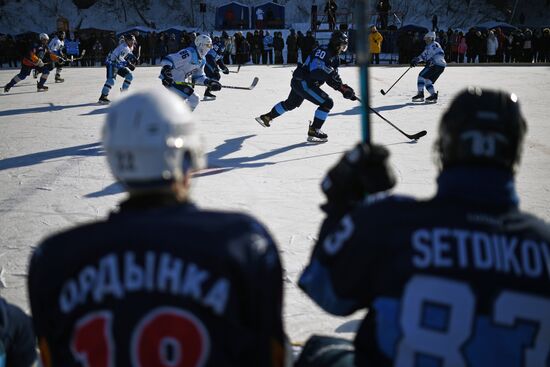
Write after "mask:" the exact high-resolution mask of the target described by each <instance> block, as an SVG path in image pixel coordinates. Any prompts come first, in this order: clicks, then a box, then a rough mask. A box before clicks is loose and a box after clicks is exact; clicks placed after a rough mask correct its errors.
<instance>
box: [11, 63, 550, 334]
mask: <svg viewBox="0 0 550 367" xmlns="http://www.w3.org/2000/svg"><path fill="white" fill-rule="evenodd" d="M230 68H231V69H232V70H236V67H234V66H230ZM159 70H160V69H159V67H139V68H137V69H136V71H135V75H134V81H133V83H132V86H131V90H142V89H147V88H161V86H160V81H159V79H158V73H159ZM292 70H293V68H292V67H288V66H244V67H242V68H241V70H240V72H239V73H238V74H235V73H231V74H229V75H227V76H226V75H222V80H221V82H222V84H225V85H233V86H248V85H249V84H250V82H251V81H252V79H253V78H254V77H255V76H257V77H259V79H260V81H259V83H258V85H257V87H256V88H255V89H254V90H252V91H248V90H235V89H222V90H221V91H219V92H216V93H215V94H217V95H218V98H217V99H216V100H215V101H204V102H201V103H200V105H199V106H198V107H197V109H196V110H195V115H196V117H197V118H198V119H200V122H199V127H200V131H201V133H202V135H203V137H204V142H205V152H206V153H207V154H208V163H209V165H208V166H209V168H208V169H206V170H204V171H201V172H199V173H198V174H197V175H196V176H195V177H194V179H193V183H194V186H193V193H192V195H193V198H194V201H195V202H196V203H197V204H198V205H199V206H200V207H203V208H217V209H221V210H238V211H243V212H246V213H248V214H251V215H254V216H255V217H256V218H258V219H259V220H260V221H261V222H262V223H264V224H265V225H266V226H267V227H268V229H269V231H270V232H271V234H272V235H273V236H274V238H275V239H276V242H277V244H278V247H279V250H280V254H281V257H282V262H283V267H284V269H285V276H284V282H285V283H284V284H285V308H284V316H285V324H286V328H287V332H288V333H289V336H290V338H291V340H292V341H295V342H300V341H304V340H305V339H306V338H307V337H308V336H309V335H311V334H312V333H323V334H331V335H338V336H342V337H347V338H349V337H352V335H353V330H355V328H356V327H357V326H358V322H359V320H360V319H361V317H362V315H363V314H362V313H357V314H354V315H351V316H349V317H345V318H341V317H330V316H328V315H327V314H325V313H324V312H323V311H322V310H320V309H319V308H318V307H317V306H316V305H315V304H313V303H312V302H311V301H310V300H309V299H308V298H307V297H306V296H305V295H304V294H303V293H302V292H301V291H300V290H299V289H298V287H297V279H298V276H299V274H300V272H301V270H302V269H303V268H304V266H305V265H306V264H307V261H308V259H309V256H310V252H311V249H312V247H313V245H314V243H315V240H316V238H317V234H318V230H319V226H320V224H321V222H322V220H323V213H322V211H321V210H320V208H319V206H320V204H322V203H323V201H324V198H323V194H322V192H321V191H320V186H319V184H320V182H321V180H322V178H323V176H324V175H325V173H326V172H327V170H328V169H329V168H330V167H331V166H332V165H333V164H335V163H336V162H337V161H338V159H339V158H340V157H341V155H342V154H343V153H344V152H345V151H346V150H348V149H350V148H352V147H353V146H354V145H355V144H356V143H357V142H359V140H360V136H361V135H360V106H359V104H358V103H357V102H353V101H349V100H344V99H343V98H342V96H341V94H340V93H339V92H335V91H333V90H332V89H330V88H329V87H328V86H326V85H325V86H324V87H323V89H324V90H325V91H327V93H329V94H330V95H331V97H332V98H333V100H334V108H333V109H332V111H331V113H330V115H329V118H328V120H327V122H326V123H325V125H324V126H323V130H324V131H325V132H326V133H327V134H328V136H329V141H328V142H327V143H324V144H310V143H307V142H306V137H307V126H308V122H309V121H310V120H312V119H313V113H314V110H315V106H314V105H312V104H311V103H309V102H307V101H306V102H304V104H303V105H302V106H301V107H300V108H299V109H296V110H294V111H291V112H288V113H287V114H285V115H283V116H281V117H279V118H278V119H276V120H275V121H274V122H273V124H272V127H270V128H263V127H261V126H260V125H259V124H257V123H256V122H255V120H254V117H256V116H258V115H260V114H262V113H265V112H267V111H269V110H270V109H271V107H272V106H273V105H274V104H276V103H277V102H279V101H282V100H284V99H285V98H286V97H287V95H288V93H289V90H290V87H289V83H290V79H291V73H292ZM405 70H406V69H405V67H391V66H379V67H372V68H370V92H371V98H370V100H371V103H370V105H371V106H372V107H373V108H375V109H376V110H377V111H378V112H380V113H381V114H382V115H383V116H384V117H386V118H387V119H389V120H390V121H391V122H392V123H394V124H396V125H397V126H399V127H400V128H401V129H402V130H404V131H406V132H407V133H411V134H412V133H415V132H418V131H421V130H426V131H427V132H428V134H427V135H426V136H425V137H423V138H421V139H420V140H418V142H416V143H414V142H411V141H409V140H408V139H407V138H405V137H404V136H403V135H401V134H400V133H399V132H398V131H396V130H395V129H394V128H392V127H391V126H389V125H388V124H387V123H386V122H384V121H382V120H381V119H379V118H378V117H374V116H373V117H372V118H371V123H372V135H373V141H374V142H375V143H377V144H383V145H385V146H386V147H387V148H388V149H389V150H390V152H391V158H390V162H391V165H392V166H393V168H394V169H395V171H396V173H397V178H398V184H397V187H396V188H395V190H394V191H395V192H397V193H401V194H408V195H414V196H417V197H420V198H428V197H430V196H431V195H432V194H433V193H434V192H435V188H436V187H435V178H436V177H437V168H436V166H435V164H434V155H433V142H434V139H435V137H436V133H437V126H438V123H439V118H440V117H441V115H442V113H443V111H444V110H445V108H446V107H447V106H448V104H449V103H450V101H451V99H452V97H453V96H454V95H455V94H456V93H457V92H459V91H460V90H462V89H463V88H465V87H467V86H469V85H476V86H481V87H486V88H500V89H505V90H507V91H510V92H514V93H516V94H517V95H518V97H519V100H520V103H521V105H522V109H523V113H524V115H525V117H526V120H527V123H528V133H527V137H526V141H525V144H524V155H523V159H522V164H521V167H520V169H519V172H518V176H517V187H518V191H519V195H520V206H521V208H522V209H523V210H526V211H530V212H532V213H534V214H536V215H538V216H540V217H542V218H544V219H545V220H547V221H548V220H549V219H550V195H549V192H550V168H549V167H548V162H549V156H550V143H549V141H550V124H548V118H547V116H548V115H549V114H550V107H549V104H548V101H550V68H548V67H543V66H531V67H525V66H521V67H511V66H499V67H489V66H485V67H481V66H460V67H457V66H455V67H448V68H447V69H446V70H445V72H444V73H443V74H442V76H441V77H440V79H439V80H438V81H437V82H436V89H437V90H439V101H438V103H437V104H435V105H426V104H420V105H414V104H412V103H411V102H410V98H411V97H412V96H413V95H414V94H416V77H417V75H418V72H420V70H421V68H415V69H412V70H411V71H409V72H408V73H407V74H406V75H405V76H404V77H403V79H401V81H400V82H399V83H398V84H396V85H395V87H394V88H393V89H392V90H391V91H390V92H389V93H387V95H385V96H383V95H382V94H381V93H380V92H379V91H380V89H384V90H386V89H387V88H389V86H390V85H391V84H392V83H393V82H394V81H395V80H396V79H397V78H398V77H399V76H400V75H401V74H402V73H403V72H404V71H405ZM16 73H17V70H14V69H12V70H6V69H2V70H0V83H1V84H5V83H7V82H8V81H9V80H10V78H11V77H12V76H14V75H15V74H16ZM340 74H341V76H342V80H343V81H344V83H347V84H349V85H350V86H352V87H354V88H355V89H356V90H358V85H359V79H358V69H357V68H356V67H342V68H341V69H340ZM63 77H64V78H65V83H62V84H54V83H53V75H51V77H50V81H49V82H48V84H47V85H48V86H49V87H50V89H49V91H48V92H45V93H37V92H36V86H35V83H36V81H35V80H34V79H32V77H29V78H27V79H26V80H24V81H22V82H20V83H19V84H18V85H17V86H16V87H14V88H13V89H12V90H11V91H10V93H9V94H0V127H1V129H2V133H1V134H0V187H1V190H0V294H1V295H2V296H3V297H5V298H7V300H8V301H10V302H14V303H16V304H18V305H20V306H21V307H23V308H24V309H25V310H27V311H28V305H27V295H26V287H25V282H26V274H27V265H28V264H27V263H28V259H29V254H30V253H31V251H32V250H33V248H34V247H35V246H36V245H37V244H38V243H39V242H40V240H41V239H43V238H44V237H45V236H48V235H50V234H52V233H54V232H56V231H59V230H61V229H65V228H69V227H72V226H74V225H77V224H79V223H84V222H89V221H93V220H98V219H101V218H104V217H105V216H106V215H107V214H108V213H109V212H110V211H112V210H114V209H116V206H117V203H118V202H119V201H120V200H121V199H123V198H124V195H125V194H124V193H123V190H122V188H121V187H120V186H119V185H117V184H116V183H115V182H114V179H113V177H112V176H111V174H110V172H109V169H108V167H107V162H106V159H105V156H104V153H103V149H102V147H101V142H100V131H101V126H102V124H103V121H104V118H105V116H106V112H107V110H108V106H102V105H98V104H97V103H96V102H97V99H98V97H99V94H100V90H101V87H102V85H103V83H104V81H105V80H104V78H105V71H104V69H103V68H66V69H64V70H63ZM116 83H117V84H116V85H115V87H114V88H113V89H112V91H113V92H112V93H111V98H112V99H113V100H116V99H118V98H120V92H119V88H120V85H121V80H120V78H118V79H117V82H116ZM203 91H204V88H202V87H197V92H198V93H199V94H200V95H201V96H202V93H203ZM396 228H398V224H397V223H396ZM77 245H78V244H75V246H77ZM60 256H62V255H61V254H60Z"/></svg>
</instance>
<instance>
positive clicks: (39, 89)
mask: <svg viewBox="0 0 550 367" xmlns="http://www.w3.org/2000/svg"><path fill="white" fill-rule="evenodd" d="M36 91H37V92H47V91H48V87H46V86H45V85H40V83H36Z"/></svg>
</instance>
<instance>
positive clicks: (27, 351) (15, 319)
mask: <svg viewBox="0 0 550 367" xmlns="http://www.w3.org/2000/svg"><path fill="white" fill-rule="evenodd" d="M35 361H36V339H35V336H34V332H33V329H32V323H31V319H30V317H29V316H27V315H26V314H25V313H24V312H23V311H22V310H21V309H20V308H19V307H17V306H15V305H12V304H9V303H7V302H6V301H5V300H4V299H3V298H0V366H2V367H4V366H9V367H29V366H32V365H34V362H35Z"/></svg>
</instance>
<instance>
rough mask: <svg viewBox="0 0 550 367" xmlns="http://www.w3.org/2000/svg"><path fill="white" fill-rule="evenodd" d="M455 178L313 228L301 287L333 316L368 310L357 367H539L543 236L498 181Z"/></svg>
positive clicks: (547, 286) (542, 228) (548, 268)
mask: <svg viewBox="0 0 550 367" xmlns="http://www.w3.org/2000/svg"><path fill="white" fill-rule="evenodd" d="M464 173H466V174H467V175H466V176H460V177H467V178H466V179H464V178H462V179H460V178H459V176H458V175H456V176H455V175H453V174H450V175H447V174H445V175H441V177H440V186H439V192H438V195H437V196H436V197H435V198H433V199H431V200H428V201H417V200H413V199H411V198H399V197H388V198H385V199H382V200H379V201H375V202H371V203H370V204H363V205H360V206H359V207H357V208H356V209H355V210H353V211H351V212H348V214H346V215H345V216H343V217H341V219H340V217H339V216H336V217H334V216H331V215H329V216H328V217H327V220H326V221H325V223H324V224H323V226H322V228H321V233H320V236H319V240H318V242H317V244H316V246H315V250H314V254H313V256H312V259H311V263H310V264H309V265H308V267H307V268H306V270H305V272H304V273H303V274H302V276H301V279H300V286H301V287H302V288H303V289H304V290H305V291H306V292H307V293H308V295H310V296H311V297H312V298H313V299H314V300H315V301H316V302H317V303H318V304H319V305H320V306H321V307H323V308H324V309H325V310H327V311H329V312H331V313H333V314H338V315H348V314H350V313H352V312H354V311H356V310H358V309H364V308H368V309H369V312H368V314H367V316H366V318H365V320H363V322H362V324H361V326H360V328H359V330H358V332H357V335H356V338H355V347H356V365H357V366H468V367H482V366H504V367H511V366H517V367H521V366H548V365H549V363H550V246H549V243H550V230H549V227H548V225H546V224H545V223H543V222H542V221H540V220H539V219H537V218H535V217H533V216H531V215H528V214H525V213H522V212H520V211H519V210H518V208H517V205H515V204H514V200H513V193H511V192H510V190H509V189H510V187H511V186H513V185H507V184H506V185H504V184H503V185H499V184H498V183H502V182H504V180H501V181H500V182H499V180H500V178H499V173H498V172H490V174H488V175H482V176H479V175H477V173H476V172H472V171H467V172H464ZM476 178H477V179H478V180H476ZM479 178H482V179H483V180H479ZM456 180H462V181H466V180H471V182H472V183H466V185H471V187H470V188H471V189H472V190H471V191H470V193H469V194H466V193H463V192H462V191H461V190H462V188H461V187H459V186H460V185H457V184H456V183H455V182H454V181H456ZM484 181H485V182H484ZM476 185H480V188H479V189H478V188H477V186H476ZM491 187H492V188H491ZM477 190H479V191H477ZM476 191H477V192H476ZM472 192H473V193H474V194H472ZM499 196H500V197H499ZM505 197H508V198H509V199H504V200H502V198H505Z"/></svg>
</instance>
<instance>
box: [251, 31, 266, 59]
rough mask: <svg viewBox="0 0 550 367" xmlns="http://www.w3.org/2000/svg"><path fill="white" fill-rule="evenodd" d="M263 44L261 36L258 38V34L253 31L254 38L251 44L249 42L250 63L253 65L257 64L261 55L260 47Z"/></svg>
mask: <svg viewBox="0 0 550 367" xmlns="http://www.w3.org/2000/svg"><path fill="white" fill-rule="evenodd" d="M249 42H250V41H249ZM262 42H263V36H262V37H261V38H260V32H259V31H257V30H255V31H254V37H253V39H252V42H250V47H252V62H253V63H254V64H259V63H260V59H261V55H262V47H263V45H262V46H260V45H261V44H262Z"/></svg>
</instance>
